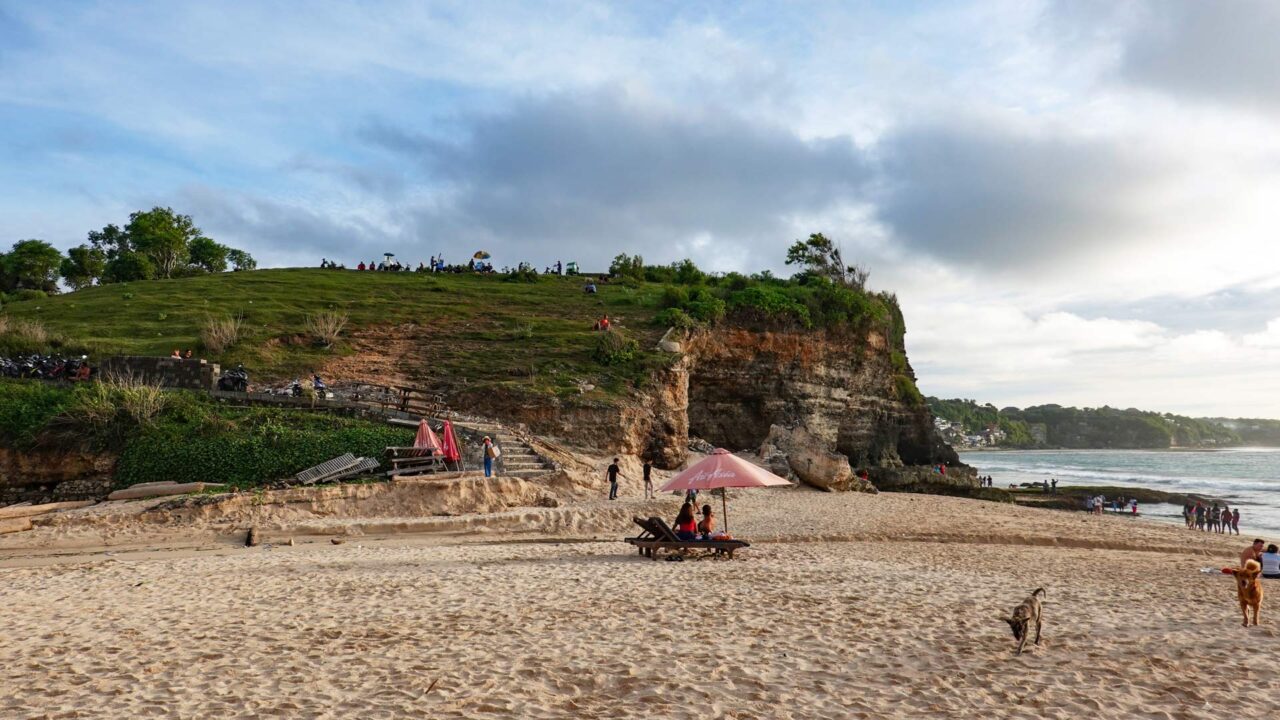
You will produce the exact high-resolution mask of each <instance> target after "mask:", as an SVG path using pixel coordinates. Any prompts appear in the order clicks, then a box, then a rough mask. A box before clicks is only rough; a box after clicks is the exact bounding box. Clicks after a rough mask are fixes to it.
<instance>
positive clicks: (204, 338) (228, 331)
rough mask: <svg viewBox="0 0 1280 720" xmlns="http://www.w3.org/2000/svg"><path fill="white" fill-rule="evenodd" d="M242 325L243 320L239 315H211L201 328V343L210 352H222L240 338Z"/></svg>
mask: <svg viewBox="0 0 1280 720" xmlns="http://www.w3.org/2000/svg"><path fill="white" fill-rule="evenodd" d="M241 325H242V321H241V319H240V318H238V317H234V318H233V317H225V318H212V317H211V318H209V319H207V320H205V322H204V327H203V328H201V329H200V343H201V344H202V345H204V348H205V349H206V350H208V351H209V352H211V353H214V354H215V355H217V354H221V353H222V352H224V351H225V350H226V349H227V348H229V347H231V346H232V345H235V344H236V343H237V342H238V341H239V340H240V327H241Z"/></svg>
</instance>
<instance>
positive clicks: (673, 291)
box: [658, 285, 689, 308]
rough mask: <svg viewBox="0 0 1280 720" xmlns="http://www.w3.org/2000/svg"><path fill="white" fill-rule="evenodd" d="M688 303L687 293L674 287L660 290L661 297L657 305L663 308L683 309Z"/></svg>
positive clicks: (670, 286)
mask: <svg viewBox="0 0 1280 720" xmlns="http://www.w3.org/2000/svg"><path fill="white" fill-rule="evenodd" d="M688 302H689V291H688V290H685V289H684V288H682V287H679V286H676V285H668V286H666V287H664V288H662V296H661V297H659V298H658V305H659V306H660V307H664V308H683V307H684V306H685V305H686V304H687V303H688Z"/></svg>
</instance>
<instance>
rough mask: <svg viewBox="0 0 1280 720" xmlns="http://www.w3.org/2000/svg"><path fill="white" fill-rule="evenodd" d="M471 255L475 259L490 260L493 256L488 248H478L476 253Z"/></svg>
mask: <svg viewBox="0 0 1280 720" xmlns="http://www.w3.org/2000/svg"><path fill="white" fill-rule="evenodd" d="M471 257H472V259H475V260H488V259H489V258H491V257H493V256H492V255H490V254H489V251H488V250H477V251H476V254H475V255H472V256H471Z"/></svg>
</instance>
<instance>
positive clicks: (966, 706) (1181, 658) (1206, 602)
mask: <svg viewBox="0 0 1280 720" xmlns="http://www.w3.org/2000/svg"><path fill="white" fill-rule="evenodd" d="M673 503H674V501H673V500H670V499H664V500H661V501H658V502H656V503H644V502H643V501H640V500H637V499H629V500H624V501H620V502H619V503H618V504H616V505H615V506H614V507H612V508H609V509H610V510H613V512H612V513H605V512H601V509H603V508H605V506H606V503H603V502H588V503H585V504H583V505H582V506H581V507H578V508H574V509H573V511H574V512H580V513H582V514H583V515H584V516H587V517H590V516H593V515H595V516H599V517H603V518H607V520H605V521H604V522H603V523H602V524H601V526H600V527H598V528H594V529H592V530H591V531H579V532H575V533H563V534H561V536H560V537H546V536H545V533H510V532H493V533H487V534H485V533H479V534H477V533H470V534H463V535H459V534H444V533H428V534H411V535H394V536H389V537H374V536H365V537H349V538H348V539H347V540H346V541H345V542H343V543H342V544H340V545H333V544H330V542H329V541H328V540H327V539H325V538H320V537H317V538H311V539H308V540H307V541H305V542H298V544H296V545H294V546H287V545H281V544H268V545H263V546H259V547H253V548H243V547H235V546H233V545H231V544H228V543H216V542H214V543H207V544H204V545H200V546H195V547H186V548H182V549H174V548H173V547H172V546H166V545H165V544H163V543H157V544H156V545H155V547H154V548H152V550H151V551H144V550H140V549H135V550H133V551H126V550H123V549H114V550H112V549H90V548H85V549H81V550H78V551H68V552H67V553H64V554H60V555H49V554H47V553H45V552H42V551H41V549H40V548H36V547H27V548H23V547H20V543H17V542H15V541H14V540H12V538H14V537H17V536H9V537H8V538H7V543H6V547H5V548H4V549H3V551H2V552H0V581H2V582H3V587H4V588H5V589H4V603H3V606H2V607H3V609H2V610H0V626H2V627H4V628H5V636H6V638H7V640H6V642H4V643H3V644H2V645H0V667H2V668H3V670H0V672H2V673H3V686H4V687H5V688H6V691H5V693H4V694H3V695H0V715H2V716H4V717H13V718H71V717H97V718H103V717H109V718H125V717H182V718H211V717H219V718H222V717H226V718H249V717H263V716H277V717H317V718H351V717H361V718H393V717H439V718H454V717H456V718H464V717H466V718H499V717H529V718H554V717H590V718H597V717H598V718H617V717H635V718H642V717H644V718H649V717H670V718H707V717H715V718H811V717H815V718H816V717H830V718H836V717H867V718H879V717H904V718H906V717H978V716H981V717H1016V718H1043V717H1051V718H1077V717H1085V716H1088V717H1116V718H1120V717H1126V718H1128V717H1151V718H1194V717H1221V716H1222V712H1223V708H1224V707H1229V708H1230V712H1231V714H1232V715H1234V716H1236V717H1264V716H1270V715H1271V714H1272V713H1273V712H1274V708H1275V706H1276V705H1275V700H1274V695H1275V693H1274V689H1273V687H1272V681H1271V674H1272V670H1273V668H1274V667H1276V663H1277V661H1280V645H1278V644H1277V643H1276V637H1277V630H1276V628H1277V626H1276V624H1275V622H1274V620H1273V619H1272V617H1273V615H1272V613H1271V612H1269V611H1268V608H1267V606H1264V612H1263V620H1262V625H1261V626H1260V627H1258V628H1250V629H1245V628H1242V627H1240V624H1239V613H1238V611H1237V608H1236V604H1235V597H1234V595H1235V593H1234V585H1233V584H1232V582H1231V580H1230V579H1229V578H1226V577H1224V576H1221V575H1206V574H1202V573H1201V572H1199V569H1200V568H1201V567H1206V566H1215V567H1216V566H1221V565H1224V564H1229V563H1230V562H1231V560H1232V559H1233V557H1234V554H1235V551H1237V550H1238V548H1237V546H1242V545H1243V543H1242V542H1240V541H1235V540H1226V539H1223V538H1218V537H1211V536H1206V535H1203V534H1196V533H1189V532H1182V531H1180V530H1179V529H1178V528H1172V527H1168V526H1165V525H1160V524H1157V523H1147V522H1142V521H1135V520H1131V519H1128V518H1115V517H1102V518H1094V517H1090V516H1087V515H1084V514H1075V513H1063V512H1054V511H1047V510H1035V509H1026V508H1017V507H1010V506H1003V505H997V504H993V503H985V502H978V501H971V500H963V499H955V498H944V497H933V496H920V495H907V494H882V495H878V496H869V495H828V494H821V493H815V492H806V491H799V490H796V491H790V490H782V491H772V492H770V491H759V492H745V493H740V494H738V495H737V496H735V498H734V499H733V504H732V506H731V529H732V530H734V531H735V532H736V533H737V534H738V535H740V536H743V537H750V538H751V539H752V540H753V541H754V542H755V546H754V547H752V548H751V549H750V550H748V551H744V552H743V553H742V554H741V555H740V557H739V558H738V559H735V560H733V561H720V560H712V559H697V560H690V561H686V562H680V563H675V562H654V561H651V560H648V559H644V558H641V557H639V556H638V555H637V554H636V553H635V552H634V551H633V550H632V549H631V548H630V547H629V546H627V545H625V544H623V543H621V542H620V541H619V540H618V538H620V537H622V535H623V532H624V531H625V530H626V529H625V527H624V526H622V525H621V524H620V523H619V521H618V520H617V519H616V516H617V515H618V514H619V512H618V511H622V512H630V511H634V512H637V513H640V512H644V511H649V510H653V511H654V512H663V513H665V512H669V511H670V510H672V509H673V507H674V504H673ZM545 512H548V513H550V512H561V510H546V511H545ZM499 515H500V514H499ZM135 539H136V538H135ZM132 547H135V548H140V547H145V543H142V544H141V545H134V546H132ZM1039 586H1043V587H1045V588H1046V589H1047V591H1048V600H1047V602H1046V605H1045V614H1046V626H1045V640H1044V644H1043V645H1041V646H1040V647H1033V648H1031V649H1029V650H1028V652H1027V653H1026V654H1024V655H1023V656H1021V657H1017V656H1015V655H1014V644H1013V640H1012V638H1011V637H1010V634H1009V631H1008V628H1007V626H1006V625H1005V624H1004V623H1003V622H1001V621H1000V620H999V616H1000V614H1001V613H1004V612H1007V611H1008V610H1009V608H1011V607H1012V606H1013V605H1015V604H1016V603H1017V602H1019V601H1020V600H1021V599H1022V597H1023V596H1024V595H1025V594H1026V593H1027V591H1029V590H1031V589H1032V588H1035V587H1039ZM1272 597H1273V598H1280V590H1278V591H1277V592H1276V594H1275V595H1273V596H1272ZM1272 602H1274V600H1272Z"/></svg>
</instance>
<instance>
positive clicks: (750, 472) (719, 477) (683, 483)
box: [659, 448, 791, 530]
mask: <svg viewBox="0 0 1280 720" xmlns="http://www.w3.org/2000/svg"><path fill="white" fill-rule="evenodd" d="M790 484H791V483H790V482H788V481H787V480H785V479H783V478H780V477H778V476H777V475H774V474H773V473H771V472H769V471H768V470H765V469H764V468H762V467H760V466H759V465H755V464H752V463H749V462H747V461H746V460H743V459H742V458H740V457H738V456H737V455H734V454H733V453H731V452H729V451H728V450H725V449H724V448H716V449H715V450H712V451H711V454H710V455H708V456H706V457H705V458H703V459H701V460H699V461H698V462H696V463H694V464H693V465H691V466H690V467H688V468H686V469H684V470H681V471H680V472H679V473H677V474H676V476H675V477H673V478H671V479H670V480H668V481H667V484H666V485H663V486H662V488H661V489H660V490H659V492H676V491H678V490H715V489H720V491H721V493H720V507H721V511H722V513H723V515H724V528H725V530H728V529H729V503H728V500H727V499H726V496H727V495H728V493H727V492H725V491H724V489H725V488H731V487H734V488H749V487H777V486H780V485H790Z"/></svg>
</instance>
